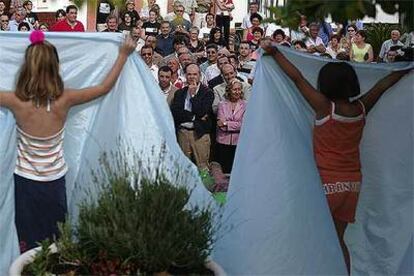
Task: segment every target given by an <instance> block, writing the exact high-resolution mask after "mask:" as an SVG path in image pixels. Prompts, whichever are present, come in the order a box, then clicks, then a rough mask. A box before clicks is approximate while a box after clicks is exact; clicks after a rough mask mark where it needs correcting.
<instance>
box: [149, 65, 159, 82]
mask: <svg viewBox="0 0 414 276" xmlns="http://www.w3.org/2000/svg"><path fill="white" fill-rule="evenodd" d="M150 70H151V73H152V75H153V76H154V78H155V80H156V81H157V82H158V66H157V65H155V64H153V65H151V67H150Z"/></svg>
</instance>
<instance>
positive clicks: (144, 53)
mask: <svg viewBox="0 0 414 276" xmlns="http://www.w3.org/2000/svg"><path fill="white" fill-rule="evenodd" d="M153 55H154V49H152V47H151V46H146V45H145V46H143V47H142V48H141V57H142V59H143V60H144V62H145V64H146V65H147V66H148V68H149V69H150V71H151V73H152V75H153V77H154V78H155V80H157V81H158V66H157V65H155V64H154V60H153Z"/></svg>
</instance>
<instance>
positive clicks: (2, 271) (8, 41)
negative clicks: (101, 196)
mask: <svg viewBox="0 0 414 276" xmlns="http://www.w3.org/2000/svg"><path fill="white" fill-rule="evenodd" d="M46 39H47V40H48V41H50V42H52V43H53V44H54V45H56V47H57V49H58V52H59V56H60V61H61V75H62V77H63V79H64V82H65V86H66V87H71V88H83V87H88V86H91V85H96V84H99V83H100V82H101V81H102V79H103V78H104V76H105V75H106V73H107V72H108V71H109V69H110V68H111V66H112V65H113V63H114V61H115V59H116V57H117V55H118V47H119V43H120V41H121V39H122V35H120V34H118V35H117V34H105V33H100V34H92V33H89V34H88V33H83V34H79V33H78V34H70V33H65V34H64V33H47V34H46ZM28 45H29V39H28V34H27V33H7V32H0V90H1V91H5V90H12V89H13V88H14V86H15V85H14V83H15V78H16V74H17V72H18V70H19V67H20V65H21V63H22V61H23V55H24V51H25V49H26V47H27V46H28ZM120 139H121V141H123V142H124V143H123V144H122V145H123V146H124V148H123V149H125V148H126V147H130V148H131V149H133V150H134V151H135V152H137V153H138V154H139V155H140V157H141V158H142V159H143V160H144V161H146V160H147V162H148V164H149V166H152V167H154V166H153V164H157V163H158V161H159V160H158V154H157V153H158V152H159V150H160V149H161V147H162V144H163V142H165V147H166V149H165V151H166V155H167V158H166V159H165V160H164V161H162V164H161V165H162V166H164V167H165V168H166V169H167V170H169V171H170V172H171V174H173V171H174V170H175V169H176V168H177V166H178V167H179V168H180V170H181V171H182V172H183V174H182V175H181V178H180V179H179V180H181V181H179V182H180V183H182V185H187V186H188V187H189V188H191V189H194V190H193V192H192V196H191V199H190V201H191V203H200V204H211V196H210V194H209V192H208V191H207V190H206V189H205V188H204V186H203V185H202V183H201V180H200V178H199V176H198V171H197V169H196V167H195V166H194V165H192V163H191V162H190V161H189V160H188V159H187V158H186V157H185V156H184V155H183V154H182V151H181V150H180V148H179V146H178V144H177V142H176V137H175V133H174V125H173V120H172V116H171V113H170V111H169V108H168V105H167V103H166V100H165V98H164V96H163V95H162V94H161V91H160V89H159V87H158V85H157V83H156V82H155V80H154V78H153V76H152V75H151V73H150V71H149V70H148V68H147V67H146V65H145V64H144V63H143V62H142V60H141V59H140V58H139V57H138V55H137V54H133V55H131V56H130V57H129V59H128V61H127V63H126V64H125V67H124V69H123V71H122V73H121V76H120V78H119V80H118V82H117V83H116V85H115V87H114V88H113V89H112V91H111V93H110V94H108V95H107V96H105V97H102V98H99V99H96V100H95V101H93V102H90V103H87V104H84V105H81V106H77V107H74V108H73V109H72V110H71V111H70V114H69V117H68V119H67V123H66V131H65V141H64V150H65V159H66V161H67V163H68V166H69V172H68V174H67V177H66V181H67V182H66V185H67V195H68V204H69V210H70V213H71V214H72V215H74V214H76V208H77V203H79V201H80V200H81V199H82V198H83V195H84V192H85V189H84V188H86V189H89V190H92V192H93V191H94V190H93V186H90V187H88V186H87V187H85V186H86V184H88V183H91V170H92V169H96V168H98V166H99V162H98V157H99V155H100V154H101V153H103V152H104V151H106V152H109V151H111V150H112V151H113V150H117V148H118V147H119V144H120V143H119V141H120ZM121 150H122V149H121ZM15 158H16V134H15V121H14V118H13V115H12V113H11V112H9V111H8V110H7V109H5V108H3V109H0V275H7V271H8V267H9V265H10V264H11V262H12V261H13V260H14V258H15V257H16V256H17V255H18V242H17V236H16V231H15V227H14V183H13V170H14V164H15ZM184 172H186V173H184ZM34 227H35V226H34Z"/></svg>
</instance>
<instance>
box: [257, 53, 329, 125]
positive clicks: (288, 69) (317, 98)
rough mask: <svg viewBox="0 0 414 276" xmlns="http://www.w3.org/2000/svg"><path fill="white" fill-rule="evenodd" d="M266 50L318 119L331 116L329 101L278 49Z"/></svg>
mask: <svg viewBox="0 0 414 276" xmlns="http://www.w3.org/2000/svg"><path fill="white" fill-rule="evenodd" d="M265 50H266V52H267V53H269V54H270V55H271V56H272V57H273V58H274V59H275V60H276V62H277V63H278V64H279V66H280V67H281V68H282V70H283V71H284V72H285V73H286V75H288V77H289V78H290V79H291V80H292V81H293V82H294V83H295V85H296V87H297V88H298V89H299V91H300V93H301V94H302V95H303V97H305V99H306V100H307V101H308V103H309V104H310V105H311V106H312V108H313V110H314V111H315V112H316V116H317V118H318V117H324V116H325V115H327V114H329V112H330V107H331V104H330V101H329V99H328V98H327V97H325V96H324V95H323V94H322V93H320V92H319V91H317V90H316V89H315V88H313V86H312V85H311V84H310V83H309V82H308V81H307V80H306V79H305V78H304V77H303V76H302V73H301V72H300V71H299V70H298V69H297V68H296V67H295V66H294V65H293V64H292V63H291V62H290V61H289V60H288V59H287V58H286V57H285V56H284V55H283V54H282V53H281V52H280V51H279V50H278V49H277V48H275V47H267V48H265Z"/></svg>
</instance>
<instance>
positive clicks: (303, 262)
mask: <svg viewBox="0 0 414 276" xmlns="http://www.w3.org/2000/svg"><path fill="white" fill-rule="evenodd" d="M279 48H280V47H279ZM280 50H281V51H282V52H283V53H284V54H285V55H286V56H287V57H288V59H289V60H291V61H292V62H293V63H294V64H295V65H296V66H297V67H298V68H299V70H300V71H301V72H302V74H303V75H304V76H305V77H306V78H307V79H308V80H309V81H310V83H311V84H313V85H315V86H316V81H317V76H318V73H319V69H320V68H321V67H322V66H323V65H324V64H326V63H327V62H329V61H330V60H327V59H323V58H319V57H314V56H311V55H307V54H303V53H299V52H297V51H293V50H290V49H286V48H284V47H281V48H280ZM352 65H353V66H354V68H355V70H356V71H357V74H358V77H359V81H360V84H361V91H362V94H363V93H366V92H367V91H368V90H369V89H370V88H371V87H372V86H373V85H374V84H375V83H376V82H377V81H378V80H379V79H380V78H382V77H384V76H385V75H387V74H389V73H390V72H391V71H392V70H395V69H401V68H403V67H407V66H411V67H412V64H408V63H399V64H372V65H367V64H354V63H353V64H352ZM413 99H414V98H413V72H411V73H410V74H409V75H406V76H405V77H404V78H403V79H401V80H400V81H399V82H398V83H397V84H396V85H395V86H393V87H392V88H391V89H390V90H389V91H387V92H386V94H385V95H384V96H383V97H382V98H381V99H380V101H379V102H378V103H377V105H376V106H375V107H374V108H373V109H372V110H371V112H370V113H369V114H368V117H367V123H366V127H365V129H364V133H363V139H362V143H361V146H360V149H361V162H362V173H363V180H362V190H361V194H360V199H359V204H358V208H357V215H356V223H355V224H352V225H349V228H348V229H347V232H346V242H347V244H348V247H349V250H350V253H351V256H352V257H351V258H352V273H353V274H355V275H359V274H370V275H380V274H383V275H393V274H406V273H413V272H414V270H413V267H412V264H413V254H412V251H413V246H412V239H413V210H414V209H413ZM313 117H314V115H313V112H312V110H311V109H310V107H309V105H308V104H307V103H306V101H305V100H304V98H303V97H302V96H301V95H300V93H299V91H298V90H297V88H296V87H295V85H294V83H293V82H292V81H291V80H290V79H288V77H287V76H286V75H285V74H284V73H283V72H282V70H281V69H280V67H279V66H278V65H277V64H276V62H275V61H274V60H273V58H271V57H268V56H263V57H261V60H260V62H259V63H258V66H257V72H256V75H255V82H254V86H253V92H252V97H251V99H250V101H249V105H248V109H247V113H246V116H245V119H244V125H243V127H242V131H241V137H240V141H239V145H238V147H237V152H236V158H235V163H234V167H233V171H232V177H231V181H230V187H229V192H228V203H227V204H226V206H225V211H224V215H223V220H222V229H223V231H222V233H220V235H219V236H220V237H221V238H220V239H219V241H218V242H217V244H216V246H215V251H214V258H215V259H216V260H217V261H218V262H219V263H220V264H222V265H223V267H224V269H225V270H226V271H227V273H228V274H230V275H240V274H246V275H305V274H306V275H338V274H346V269H345V265H344V261H343V257H342V252H341V249H340V246H339V243H338V240H337V237H336V232H335V228H334V224H333V222H332V219H331V216H330V213H329V209H328V205H327V202H326V199H325V195H324V192H323V190H322V187H321V181H320V178H319V175H318V171H317V168H316V164H315V161H314V157H313V149H312V127H313Z"/></svg>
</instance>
